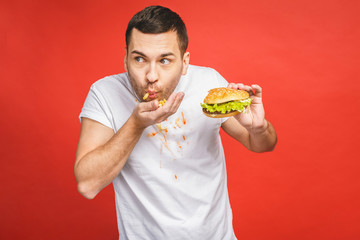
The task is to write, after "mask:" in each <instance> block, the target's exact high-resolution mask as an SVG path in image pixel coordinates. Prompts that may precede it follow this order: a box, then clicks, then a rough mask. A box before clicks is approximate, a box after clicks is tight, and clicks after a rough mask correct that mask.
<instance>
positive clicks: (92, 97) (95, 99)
mask: <svg viewBox="0 0 360 240" xmlns="http://www.w3.org/2000/svg"><path fill="white" fill-rule="evenodd" d="M105 106H106V104H105V100H104V98H103V97H102V95H101V93H100V92H99V91H97V89H96V88H95V86H94V85H93V86H91V88H90V91H89V93H88V95H87V97H86V100H85V102H84V105H83V108H82V110H81V113H80V115H79V118H80V121H81V118H82V117H85V118H90V119H92V120H95V121H97V122H99V123H101V124H103V125H105V126H107V127H109V128H113V127H112V125H111V122H110V120H109V117H108V116H109V113H107V110H106V107H105Z"/></svg>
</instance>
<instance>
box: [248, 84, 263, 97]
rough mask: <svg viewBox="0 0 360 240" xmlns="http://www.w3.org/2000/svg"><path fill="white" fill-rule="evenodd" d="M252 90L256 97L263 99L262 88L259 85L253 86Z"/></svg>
mask: <svg viewBox="0 0 360 240" xmlns="http://www.w3.org/2000/svg"><path fill="white" fill-rule="evenodd" d="M251 88H252V89H253V91H254V93H255V96H256V97H259V98H261V97H262V88H261V87H260V86H259V85H257V84H253V85H251Z"/></svg>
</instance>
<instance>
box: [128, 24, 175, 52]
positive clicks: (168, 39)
mask: <svg viewBox="0 0 360 240" xmlns="http://www.w3.org/2000/svg"><path fill="white" fill-rule="evenodd" d="M130 39H131V40H130V44H129V52H130V53H131V52H132V51H134V50H137V51H140V52H143V53H145V54H146V55H154V54H155V55H157V54H162V53H165V52H172V53H174V54H175V55H180V48H179V42H178V38H177V34H176V32H174V31H169V32H165V33H142V32H140V31H139V30H137V29H136V28H134V29H133V30H132V32H131V38H130Z"/></svg>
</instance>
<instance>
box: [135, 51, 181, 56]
mask: <svg viewBox="0 0 360 240" xmlns="http://www.w3.org/2000/svg"><path fill="white" fill-rule="evenodd" d="M131 53H132V54H138V55H140V56H143V57H147V56H146V54H145V53H142V52H140V51H137V50H134V51H132V52H131ZM160 56H161V57H167V56H175V54H174V53H172V52H167V53H163V54H161V55H160Z"/></svg>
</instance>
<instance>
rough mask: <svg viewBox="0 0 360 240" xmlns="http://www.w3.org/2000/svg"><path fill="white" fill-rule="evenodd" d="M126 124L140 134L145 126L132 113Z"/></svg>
mask: <svg viewBox="0 0 360 240" xmlns="http://www.w3.org/2000/svg"><path fill="white" fill-rule="evenodd" d="M127 122H128V124H129V125H130V127H131V128H132V129H133V130H134V131H135V132H136V133H139V134H141V133H142V132H143V131H144V130H145V128H146V127H147V126H145V124H144V122H142V121H141V120H140V119H139V118H138V117H137V116H136V115H134V114H132V115H131V116H130V117H129V119H128V121H127Z"/></svg>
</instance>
